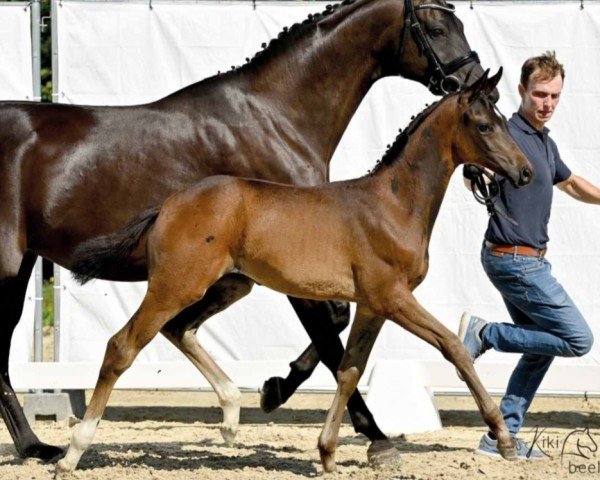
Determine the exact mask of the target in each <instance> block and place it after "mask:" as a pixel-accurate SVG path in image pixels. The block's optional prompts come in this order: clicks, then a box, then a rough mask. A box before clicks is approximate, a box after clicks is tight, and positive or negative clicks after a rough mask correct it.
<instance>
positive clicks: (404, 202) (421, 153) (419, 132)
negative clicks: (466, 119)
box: [374, 97, 458, 240]
mask: <svg viewBox="0 0 600 480" xmlns="http://www.w3.org/2000/svg"><path fill="white" fill-rule="evenodd" d="M456 101H457V100H456V98H455V97H451V98H448V99H445V100H443V101H441V102H440V103H439V104H437V105H436V106H435V107H433V110H432V111H431V112H430V113H429V114H428V115H427V116H426V117H425V118H424V120H423V121H422V123H420V125H419V126H418V127H416V129H415V130H414V132H412V133H411V134H410V136H409V137H408V140H407V142H406V145H405V147H404V148H399V149H398V148H396V150H397V151H396V152H394V148H395V147H397V145H396V144H394V145H393V146H392V147H391V149H390V151H389V152H388V153H387V154H386V155H389V154H392V155H395V156H393V157H392V158H387V159H386V157H384V160H385V163H386V164H385V165H382V166H381V168H378V169H377V171H376V172H375V174H374V175H375V177H376V181H377V182H379V183H380V185H381V186H383V187H384V188H387V191H388V192H389V193H391V194H392V195H393V197H394V198H395V199H396V200H397V202H398V205H399V206H400V208H401V209H402V211H403V212H409V213H410V215H409V217H410V221H411V222H415V223H417V224H419V225H420V226H421V227H422V228H423V230H422V232H423V239H427V240H428V239H429V238H430V236H431V232H432V230H433V225H434V223H435V220H436V218H437V215H438V212H439V209H440V206H441V204H442V201H443V199H444V195H445V193H446V190H447V188H448V183H449V182H450V177H451V176H452V173H453V172H454V170H455V168H456V164H455V163H454V160H453V155H452V136H453V135H454V130H455V128H456V122H457V119H456V115H457V113H458V110H457V105H456ZM418 120H419V119H417V121H418ZM401 141H402V140H400V137H399V139H398V140H397V141H396V143H397V142H401Z"/></svg>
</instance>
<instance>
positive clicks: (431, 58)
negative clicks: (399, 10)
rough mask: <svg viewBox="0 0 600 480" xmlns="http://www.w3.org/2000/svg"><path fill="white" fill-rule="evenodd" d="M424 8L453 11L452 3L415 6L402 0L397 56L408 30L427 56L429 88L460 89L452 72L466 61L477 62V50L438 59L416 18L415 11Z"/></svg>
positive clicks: (403, 44)
mask: <svg viewBox="0 0 600 480" xmlns="http://www.w3.org/2000/svg"><path fill="white" fill-rule="evenodd" d="M426 9H429V10H440V11H442V12H447V13H451V14H453V15H454V11H455V8H454V5H450V4H448V5H447V6H444V5H437V4H435V3H422V4H420V5H417V6H416V7H415V6H414V5H413V0H404V26H403V27H402V37H401V39H400V49H399V55H398V58H402V53H403V50H404V47H405V45H406V40H407V37H408V32H409V31H410V33H412V36H413V39H414V40H415V43H416V44H417V46H418V47H419V52H420V54H421V55H423V54H425V56H426V57H427V64H428V65H427V69H428V72H429V85H428V88H429V90H431V91H433V89H434V88H435V87H438V88H439V90H440V91H441V92H442V93H443V94H444V95H446V94H448V93H454V92H456V91H458V90H459V89H460V87H461V83H460V81H459V80H458V78H456V77H455V76H454V75H452V74H453V73H454V72H456V71H457V70H458V69H459V68H461V67H462V66H463V65H466V64H467V63H470V62H477V63H479V56H478V55H477V52H475V51H473V50H471V51H470V52H467V53H466V54H465V55H463V56H462V57H457V58H455V59H454V60H452V61H450V62H448V63H443V62H442V61H441V60H440V59H439V57H438V56H437V54H436V53H435V52H434V50H433V48H431V45H430V43H429V41H428V40H427V37H426V36H425V33H424V32H423V29H422V28H421V24H420V22H419V19H418V18H417V14H416V11H417V10H426Z"/></svg>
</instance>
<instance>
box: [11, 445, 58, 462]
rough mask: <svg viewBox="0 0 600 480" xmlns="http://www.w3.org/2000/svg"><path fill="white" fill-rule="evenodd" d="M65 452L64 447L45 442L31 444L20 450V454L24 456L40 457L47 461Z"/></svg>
mask: <svg viewBox="0 0 600 480" xmlns="http://www.w3.org/2000/svg"><path fill="white" fill-rule="evenodd" d="M64 454H65V451H64V450H63V449H62V448H60V447H55V446H54V445H48V444H47V443H43V442H38V443H34V444H31V445H29V446H28V447H26V448H24V449H23V450H21V451H19V455H20V456H21V457H23V458H39V459H41V460H43V461H45V462H50V461H52V460H56V459H58V458H60V457H63V456H64Z"/></svg>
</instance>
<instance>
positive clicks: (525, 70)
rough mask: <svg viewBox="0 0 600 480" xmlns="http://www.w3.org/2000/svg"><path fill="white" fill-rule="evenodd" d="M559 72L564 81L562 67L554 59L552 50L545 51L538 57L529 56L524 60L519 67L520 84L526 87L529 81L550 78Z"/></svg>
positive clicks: (554, 55)
mask: <svg viewBox="0 0 600 480" xmlns="http://www.w3.org/2000/svg"><path fill="white" fill-rule="evenodd" d="M559 74H560V76H561V78H562V79H563V81H564V79H565V69H564V67H563V66H562V64H560V63H559V61H558V60H557V59H556V53H555V52H554V51H547V52H545V53H544V54H542V55H540V56H538V57H531V58H528V59H527V60H525V63H524V64H523V66H522V67H521V85H523V86H524V87H525V88H527V87H528V86H529V82H532V81H533V82H539V81H547V80H552V79H553V78H554V77H556V76H557V75H559Z"/></svg>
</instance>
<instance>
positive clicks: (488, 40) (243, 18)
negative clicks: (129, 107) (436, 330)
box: [57, 0, 600, 390]
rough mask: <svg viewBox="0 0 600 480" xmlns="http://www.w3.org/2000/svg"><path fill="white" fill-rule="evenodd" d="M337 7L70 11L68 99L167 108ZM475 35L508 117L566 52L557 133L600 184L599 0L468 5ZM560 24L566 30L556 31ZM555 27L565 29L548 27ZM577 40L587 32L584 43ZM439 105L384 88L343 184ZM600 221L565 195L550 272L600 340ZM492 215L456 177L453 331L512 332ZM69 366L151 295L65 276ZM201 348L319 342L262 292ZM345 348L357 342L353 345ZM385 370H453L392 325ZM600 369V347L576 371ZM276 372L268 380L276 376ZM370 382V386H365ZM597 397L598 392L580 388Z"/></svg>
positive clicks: (444, 244) (383, 348)
mask: <svg viewBox="0 0 600 480" xmlns="http://www.w3.org/2000/svg"><path fill="white" fill-rule="evenodd" d="M324 6H325V3H324V2H323V3H322V2H310V3H284V2H277V3H276V4H273V3H260V2H258V3H257V8H256V10H253V9H252V6H251V5H250V4H248V3H223V2H220V3H218V4H214V3H193V4H192V3H183V2H181V3H180V4H178V5H177V6H174V5H170V4H166V3H156V2H154V3H153V7H154V8H153V10H150V9H149V8H148V5H147V4H146V3H144V4H139V3H138V4H136V3H110V2H102V3H84V2H72V1H67V0H64V1H62V6H61V7H60V8H57V15H58V16H57V21H58V58H59V70H58V71H59V82H58V87H59V96H58V98H59V101H61V102H68V103H79V104H99V105H120V104H133V103H139V102H146V101H152V100H155V99H158V98H160V97H162V96H164V95H166V94H168V93H170V92H172V91H174V90H176V89H178V88H180V87H182V86H184V85H187V84H189V83H193V82H195V81H198V80H200V79H202V78H204V77H206V76H209V75H212V74H214V73H216V72H217V70H227V69H229V68H230V67H231V65H239V64H241V63H243V61H244V58H245V57H251V56H252V55H253V54H254V52H255V51H256V50H258V49H259V46H260V43H261V42H263V41H267V40H268V39H269V38H270V37H272V36H274V35H276V34H277V33H278V32H279V31H280V30H281V29H282V27H283V26H285V25H290V24H292V23H293V22H294V21H297V20H301V19H303V18H305V17H306V16H307V14H308V13H310V12H316V11H322V10H323V9H324ZM457 15H458V16H459V17H460V18H461V20H462V21H463V23H464V25H465V34H466V36H467V38H468V40H469V42H470V45H471V47H472V48H473V49H475V50H477V52H478V53H479V55H480V58H481V61H482V64H483V65H484V66H485V67H490V68H492V71H495V69H497V68H498V67H499V66H500V65H502V66H503V67H504V72H505V73H504V77H503V79H502V81H501V83H500V85H499V90H500V92H501V100H500V103H499V105H500V108H501V110H502V111H503V112H504V113H505V114H506V115H507V116H508V115H510V114H511V112H512V111H514V110H515V109H516V107H517V106H518V100H519V99H518V96H517V83H518V79H519V71H520V66H521V64H522V62H523V60H524V59H525V58H527V57H529V56H532V55H535V54H539V53H541V52H543V51H545V50H547V49H552V50H556V52H557V55H558V58H559V59H560V60H561V61H562V62H563V63H564V65H565V68H566V71H567V76H566V83H565V89H564V93H563V97H562V100H561V105H560V106H559V109H558V111H557V113H556V115H555V119H553V121H552V122H551V124H550V125H549V126H550V128H551V130H552V136H553V138H554V139H555V140H556V141H557V143H558V145H559V149H560V152H561V155H562V157H563V159H564V160H565V161H566V163H567V165H569V166H570V167H571V169H572V170H573V171H574V172H575V173H578V174H581V175H583V176H585V177H586V178H588V179H589V180H590V181H592V182H594V183H596V184H598V185H600V155H599V154H600V136H598V135H597V134H596V129H595V128H594V127H595V126H596V125H595V118H596V114H597V112H598V110H599V109H600V86H599V85H598V82H597V78H598V74H599V73H600V64H599V63H598V59H599V58H600V6H599V5H597V4H590V3H589V2H586V4H585V9H584V10H580V9H579V4H578V3H575V2H571V3H568V4H567V3H565V4H556V2H552V3H551V4H550V3H547V4H544V3H536V4H533V5H532V4H524V3H519V2H510V3H507V4H503V3H501V2H494V3H493V4H486V3H484V2H477V3H476V5H475V8H474V9H470V8H469V6H468V4H465V3H459V4H458V5H457ZM557 25H561V27H560V28H557V27H556V28H555V27H554V26H557ZM549 26H553V27H551V28H550V27H549ZM575 32H576V34H575ZM432 99H433V97H432V96H431V95H430V94H429V93H428V92H427V90H426V89H425V88H424V87H422V86H420V85H418V84H415V83H413V82H408V81H406V80H403V79H399V78H392V79H384V80H382V81H380V82H378V83H377V84H376V85H375V86H374V87H373V89H372V90H371V92H369V94H368V96H367V98H366V100H365V101H364V102H363V104H362V105H361V106H360V108H359V111H358V112H357V114H356V116H355V117H354V119H353V120H352V122H351V124H350V126H349V128H348V130H347V132H346V134H345V136H344V138H343V139H342V142H341V144H340V146H339V148H338V149H337V151H336V153H335V156H334V160H333V162H332V178H333V179H344V178H351V177H355V176H358V175H362V174H363V173H365V172H366V170H367V169H369V168H371V167H372V165H373V164H374V163H375V161H376V160H377V159H378V158H379V157H380V156H381V154H382V153H383V151H384V149H385V145H386V144H388V143H391V141H392V140H393V138H394V136H395V132H396V131H397V130H398V128H399V127H404V126H405V125H406V124H407V123H408V120H409V118H410V116H412V115H414V114H415V113H417V112H418V111H420V110H421V109H422V108H423V107H424V105H425V103H426V102H430V101H431V100H432ZM599 214H600V210H598V209H596V208H595V207H591V206H586V205H582V204H579V203H576V202H575V201H573V200H571V199H569V198H568V197H566V196H565V195H564V194H562V192H560V191H558V190H556V192H555V202H554V207H553V214H552V220H551V224H550V237H551V242H550V253H549V255H548V258H549V260H550V261H551V262H552V263H553V265H554V273H555V275H556V276H557V277H558V278H559V280H560V281H561V282H562V283H563V285H564V286H565V287H566V288H567V290H568V291H569V292H570V294H571V296H572V297H573V298H574V300H575V301H576V303H577V304H578V306H579V307H580V309H581V310H582V312H583V313H584V315H585V316H586V318H587V319H588V322H589V323H590V325H591V327H592V329H593V330H594V332H595V334H596V338H599V339H600V319H599V313H600V298H599V297H598V296H597V295H596V292H597V291H598V289H599V287H600V273H599V272H600V268H599V267H600V247H599V245H598V241H597V239H598V238H599V235H600V223H599V222H595V221H594V220H595V219H596V218H598V215H599ZM486 221H487V217H486V213H485V210H484V208H483V207H481V206H480V205H478V204H476V203H475V202H474V200H473V199H472V197H471V196H470V194H469V193H468V192H467V191H466V190H465V189H464V188H463V187H462V181H461V178H460V172H457V173H456V174H455V176H454V177H453V179H452V182H451V185H450V188H449V191H448V193H447V195H446V199H445V202H444V205H443V207H442V209H441V211H440V215H439V218H438V221H437V224H436V228H435V229H434V234H433V238H432V242H431V249H430V254H431V255H430V257H431V262H430V271H429V274H428V276H427V278H426V280H425V281H424V283H423V284H422V285H421V286H420V287H419V288H418V289H417V291H416V295H417V297H418V298H419V299H420V301H421V302H422V304H423V305H424V306H425V307H426V308H427V309H428V310H429V311H431V312H432V313H433V314H434V315H435V316H437V318H439V319H440V320H441V321H442V322H443V323H444V324H445V325H447V326H448V327H449V328H450V329H452V330H456V328H457V325H458V321H459V317H460V314H461V312H462V311H463V310H464V309H469V310H472V311H473V312H474V313H477V314H478V315H480V316H483V317H485V318H487V319H488V320H493V321H509V318H508V315H507V313H506V311H505V308H504V305H503V304H502V302H501V300H500V297H499V295H498V294H497V293H496V291H495V290H494V289H493V287H492V286H491V284H490V283H489V281H488V280H487V278H486V277H485V274H484V272H483V270H482V268H481V266H480V264H479V250H480V245H481V241H482V238H483V232H484V230H485V225H486ZM61 276H62V279H63V283H64V288H63V292H62V300H61V312H62V315H61V317H62V322H63V324H62V337H61V338H62V341H61V350H60V358H61V361H93V362H98V361H100V359H101V358H102V355H103V353H104V349H105V345H106V340H107V339H108V338H109V337H110V335H112V334H113V333H114V332H116V330H117V329H118V328H120V326H122V325H123V324H124V323H125V322H126V320H127V319H128V318H129V316H130V315H131V313H132V312H133V311H134V310H135V309H136V308H137V306H138V304H139V302H140V300H141V296H142V295H143V292H144V284H117V283H108V282H102V281H94V282H92V283H91V284H89V285H87V286H85V287H80V286H78V285H76V284H75V283H74V282H72V281H71V280H70V279H69V275H68V273H67V272H66V271H63V272H62V274H61ZM199 336H200V341H201V343H202V344H203V345H204V347H205V348H207V350H208V351H209V352H210V353H211V354H212V355H213V356H214V357H215V358H216V359H218V360H224V361H231V360H272V361H278V360H279V361H281V360H291V359H292V358H294V357H295V356H296V355H297V354H299V353H300V352H301V351H302V350H303V348H304V347H305V346H306V345H307V343H308V337H307V336H306V334H305V333H304V331H303V330H302V328H301V326H300V324H299V321H298V320H297V319H296V317H295V315H294V314H293V311H292V309H291V307H290V306H289V304H288V303H287V300H286V299H285V297H284V296H282V295H280V294H277V293H274V292H271V291H269V290H267V289H264V288H260V287H255V289H254V290H253V292H252V294H251V295H250V296H248V297H246V298H245V299H243V300H242V301H240V302H238V303H237V304H236V305H234V306H232V307H231V308H230V309H229V310H228V311H226V312H224V313H222V314H220V315H218V316H217V317H214V318H212V319H211V320H209V321H208V322H207V323H206V324H205V325H204V326H203V327H202V329H201V330H200V333H199ZM344 338H345V337H344ZM372 357H374V358H417V359H441V356H440V354H439V353H438V352H437V351H435V350H434V349H433V348H432V347H429V346H428V345H426V344H425V343H424V342H422V341H420V340H418V339H416V338H415V337H412V336H410V335H409V334H407V333H406V332H404V331H401V330H400V329H399V328H397V327H395V326H393V325H386V326H385V327H384V330H383V331H382V334H381V335H380V338H379V340H378V342H377V344H376V346H375V349H374V352H373V355H372ZM180 358H182V357H181V355H180V354H179V353H178V352H177V351H176V350H175V349H174V348H173V347H171V345H170V344H168V343H167V342H166V341H164V339H162V338H161V339H157V340H156V341H154V342H153V343H152V344H151V345H149V346H148V347H146V349H145V350H144V351H143V352H142V354H141V355H140V358H139V360H140V361H157V360H176V359H180ZM516 360H517V356H514V355H513V356H510V355H507V354H498V353H495V352H493V353H490V354H486V356H485V357H484V358H483V360H482V362H494V361H496V362H497V361H510V362H516ZM599 362H600V341H599V342H597V344H596V346H595V347H594V350H593V351H592V352H591V353H590V354H589V355H587V356H586V357H584V358H582V359H559V360H558V361H557V363H563V364H567V365H572V366H573V367H574V368H575V367H576V366H577V365H579V364H593V365H596V364H598V363H599ZM275 373H283V372H265V377H266V376H269V375H271V374H275ZM365 377H367V375H366V376H365ZM581 389H582V390H587V389H588V388H587V386H586V385H582V386H581Z"/></svg>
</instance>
